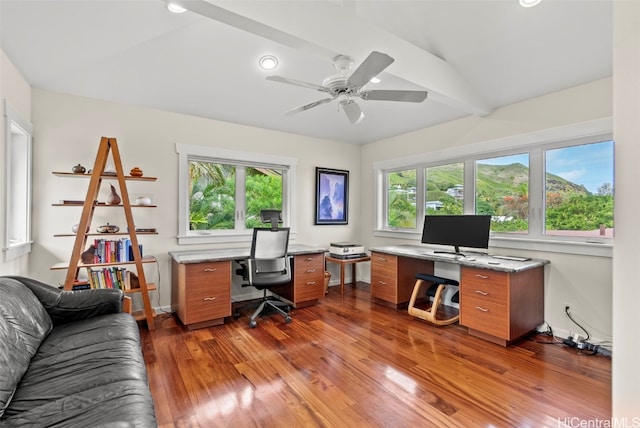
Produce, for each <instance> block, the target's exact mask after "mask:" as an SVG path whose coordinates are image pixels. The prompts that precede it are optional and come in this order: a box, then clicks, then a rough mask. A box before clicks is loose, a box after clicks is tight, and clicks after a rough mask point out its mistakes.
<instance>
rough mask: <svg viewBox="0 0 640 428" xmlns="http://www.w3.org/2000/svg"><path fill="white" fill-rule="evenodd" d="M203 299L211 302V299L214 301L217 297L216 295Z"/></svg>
mask: <svg viewBox="0 0 640 428" xmlns="http://www.w3.org/2000/svg"><path fill="white" fill-rule="evenodd" d="M202 300H204V301H205V302H211V301H213V300H216V298H215V297H205V298H204V299H202Z"/></svg>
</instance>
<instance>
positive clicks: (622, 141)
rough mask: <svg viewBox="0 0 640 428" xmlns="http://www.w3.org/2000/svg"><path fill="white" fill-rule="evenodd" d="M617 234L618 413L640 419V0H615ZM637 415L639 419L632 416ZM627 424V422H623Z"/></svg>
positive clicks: (615, 393) (615, 367)
mask: <svg viewBox="0 0 640 428" xmlns="http://www.w3.org/2000/svg"><path fill="white" fill-rule="evenodd" d="M613 19H614V36H613V40H614V55H613V58H614V61H613V67H614V68H613V69H614V74H613V75H614V79H613V88H614V90H613V94H614V104H613V110H614V138H615V140H616V160H615V162H616V208H615V223H616V237H615V247H614V262H613V308H614V310H613V338H614V344H615V347H614V350H613V373H612V391H613V407H612V411H613V416H614V417H615V418H619V420H620V421H622V420H623V419H622V418H625V417H626V418H628V419H627V422H628V425H627V426H631V424H633V423H635V425H636V426H637V425H638V423H639V422H640V404H639V403H640V365H639V364H638V356H639V355H640V341H638V331H640V310H638V304H639V303H640V288H639V287H638V266H640V251H638V248H639V245H640V223H639V222H638V210H639V209H640V205H639V204H638V186H639V185H640V169H638V161H639V160H640V144H639V142H640V2H637V1H636V2H632V1H616V2H615V3H614V18H613ZM632 418H635V419H632ZM619 426H622V425H619Z"/></svg>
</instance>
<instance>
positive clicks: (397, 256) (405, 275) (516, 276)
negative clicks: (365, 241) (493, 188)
mask: <svg viewBox="0 0 640 428" xmlns="http://www.w3.org/2000/svg"><path fill="white" fill-rule="evenodd" d="M370 250H371V260H372V261H371V296H372V297H373V298H374V299H375V300H380V301H382V302H383V303H387V304H391V305H394V306H396V307H397V308H399V307H404V305H405V304H406V303H407V302H408V301H409V298H410V295H411V290H413V286H414V283H415V274H416V273H428V274H432V273H433V263H434V262H443V263H451V264H455V265H458V266H460V324H461V325H463V326H465V327H467V328H468V329H469V334H471V335H473V336H478V337H481V338H483V339H485V340H489V341H491V342H493V343H497V344H500V345H502V346H506V345H508V344H509V343H511V342H513V341H515V340H517V339H519V338H521V337H523V336H525V335H527V334H529V333H530V332H531V331H534V330H535V329H536V327H537V326H538V325H540V324H542V322H544V266H545V265H546V264H548V263H549V261H548V260H538V259H531V260H522V261H517V260H504V259H498V258H494V257H492V256H490V255H486V254H480V253H471V252H469V253H467V257H459V256H451V255H445V254H439V253H434V251H433V250H430V249H429V248H427V247H424V246H413V245H399V246H388V247H378V248H371V249H370Z"/></svg>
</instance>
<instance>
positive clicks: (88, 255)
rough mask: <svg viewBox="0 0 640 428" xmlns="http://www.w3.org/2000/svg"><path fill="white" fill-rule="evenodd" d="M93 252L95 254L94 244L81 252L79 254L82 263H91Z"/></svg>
mask: <svg viewBox="0 0 640 428" xmlns="http://www.w3.org/2000/svg"><path fill="white" fill-rule="evenodd" d="M95 254H96V247H95V245H91V246H90V247H89V248H87V251H85V252H84V253H82V255H81V256H80V259H81V260H82V263H85V264H89V263H93V257H94V255H95Z"/></svg>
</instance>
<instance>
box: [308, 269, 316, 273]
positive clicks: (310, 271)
mask: <svg viewBox="0 0 640 428" xmlns="http://www.w3.org/2000/svg"><path fill="white" fill-rule="evenodd" d="M315 271H316V270H315V269H307V273H313V272H315Z"/></svg>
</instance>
